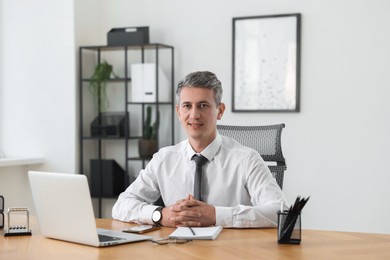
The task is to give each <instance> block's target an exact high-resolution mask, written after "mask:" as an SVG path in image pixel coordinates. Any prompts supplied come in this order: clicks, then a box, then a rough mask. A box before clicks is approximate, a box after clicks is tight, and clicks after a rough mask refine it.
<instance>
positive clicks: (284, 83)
mask: <svg viewBox="0 0 390 260" xmlns="http://www.w3.org/2000/svg"><path fill="white" fill-rule="evenodd" d="M300 37H301V15H300V14H279V15H265V16H251V17H236V18H233V74H232V79H233V82H232V89H233V95H232V97H233V105H232V110H233V112H299V107H300V93H299V92H300V86H299V85H300Z"/></svg>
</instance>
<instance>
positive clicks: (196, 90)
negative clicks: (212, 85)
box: [176, 87, 225, 144]
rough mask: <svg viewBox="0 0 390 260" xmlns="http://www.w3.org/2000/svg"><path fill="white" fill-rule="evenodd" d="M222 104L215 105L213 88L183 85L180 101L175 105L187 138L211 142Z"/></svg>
mask: <svg viewBox="0 0 390 260" xmlns="http://www.w3.org/2000/svg"><path fill="white" fill-rule="evenodd" d="M224 110H225V106H224V104H223V103H222V104H220V105H219V106H217V104H216V103H215V100H214V95H213V90H210V89H207V88H200V87H183V89H182V90H181V92H180V103H179V104H178V105H177V106H176V112H177V115H178V116H179V120H180V122H181V124H182V126H183V128H184V129H185V131H186V133H187V135H188V138H189V139H190V141H191V140H193V141H198V142H201V143H207V144H209V143H211V142H212V141H213V140H214V138H215V136H216V127H217V120H220V119H221V118H222V115H223V112H224Z"/></svg>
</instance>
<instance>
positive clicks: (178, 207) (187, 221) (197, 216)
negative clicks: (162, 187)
mask: <svg viewBox="0 0 390 260" xmlns="http://www.w3.org/2000/svg"><path fill="white" fill-rule="evenodd" d="M162 215H163V218H162V221H161V223H162V225H163V226H168V227H180V226H187V227H188V226H190V227H207V226H212V225H215V207H214V206H212V205H209V204H207V203H204V202H202V201H199V200H196V199H195V198H194V197H193V196H192V195H188V197H187V198H185V199H182V200H179V201H177V202H176V203H175V204H173V205H171V206H168V207H165V208H164V209H163V211H162Z"/></svg>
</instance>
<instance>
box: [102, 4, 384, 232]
mask: <svg viewBox="0 0 390 260" xmlns="http://www.w3.org/2000/svg"><path fill="white" fill-rule="evenodd" d="M103 9H104V10H106V11H105V12H104V13H102V28H103V31H102V33H106V32H107V31H108V30H109V29H110V28H112V27H124V26H141V25H148V26H150V38H151V42H161V43H166V44H170V45H173V46H175V54H176V81H177V80H179V78H181V77H183V76H184V75H185V74H187V73H189V72H192V71H194V70H211V71H214V72H215V73H216V74H217V75H218V76H219V78H220V79H221V81H222V83H223V85H224V89H225V96H224V100H225V102H226V104H227V106H228V111H227V113H226V114H225V116H224V119H223V121H222V122H223V123H226V124H235V123H237V122H239V123H240V124H243V125H246V124H247V125H255V124H272V123H280V122H284V123H285V124H286V128H285V130H284V132H283V147H284V153H285V156H286V158H287V163H288V171H287V172H286V176H285V193H286V195H287V197H288V199H289V201H290V202H293V200H294V199H295V197H296V196H297V195H304V196H309V195H310V196H311V199H310V201H309V203H308V205H307V206H306V208H305V209H304V212H303V226H304V227H305V228H313V229H330V230H351V231H364V232H385V233H390V224H389V222H388V221H387V220H388V219H389V217H390V203H388V198H389V197H390V189H388V183H389V182H390V174H389V173H390V172H389V169H388V167H387V165H386V164H385V162H386V161H387V160H388V156H389V148H388V147H390V137H389V134H388V133H389V132H390V118H389V116H388V113H389V111H390V102H389V101H388V100H389V96H390V88H389V87H388V86H389V85H390V79H389V77H388V76H387V74H388V72H387V71H388V68H390V48H389V46H390V34H389V33H388V27H389V25H390V16H389V15H388V10H390V2H389V1H385V0H372V1H367V0H345V1H336V0H317V1H311V0H300V1H298V0H294V1H282V0H277V1H265V0H243V1H234V0H229V1H217V0H198V1H180V0H165V1H157V0H150V1H125V0H122V1H116V2H115V3H113V2H112V1H103ZM295 12H299V13H301V14H302V82H301V92H302V95H301V100H302V107H301V112H300V113H296V114H291V113H290V114H288V113H286V114H284V113H272V114H266V113H252V114H250V113H244V114H242V113H232V112H231V110H230V109H229V108H231V85H232V84H231V71H232V69H231V59H232V17H240V16H253V15H266V14H281V13H295ZM104 43H105V42H102V44H104ZM180 138H184V134H183V133H182V132H181V137H180Z"/></svg>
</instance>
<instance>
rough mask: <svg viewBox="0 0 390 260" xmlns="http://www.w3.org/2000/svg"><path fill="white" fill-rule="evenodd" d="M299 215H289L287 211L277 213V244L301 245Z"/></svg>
mask: <svg viewBox="0 0 390 260" xmlns="http://www.w3.org/2000/svg"><path fill="white" fill-rule="evenodd" d="M301 233H302V231H301V214H300V213H299V214H291V213H290V214H289V211H282V212H281V211H278V243H279V244H300V243H301Z"/></svg>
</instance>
